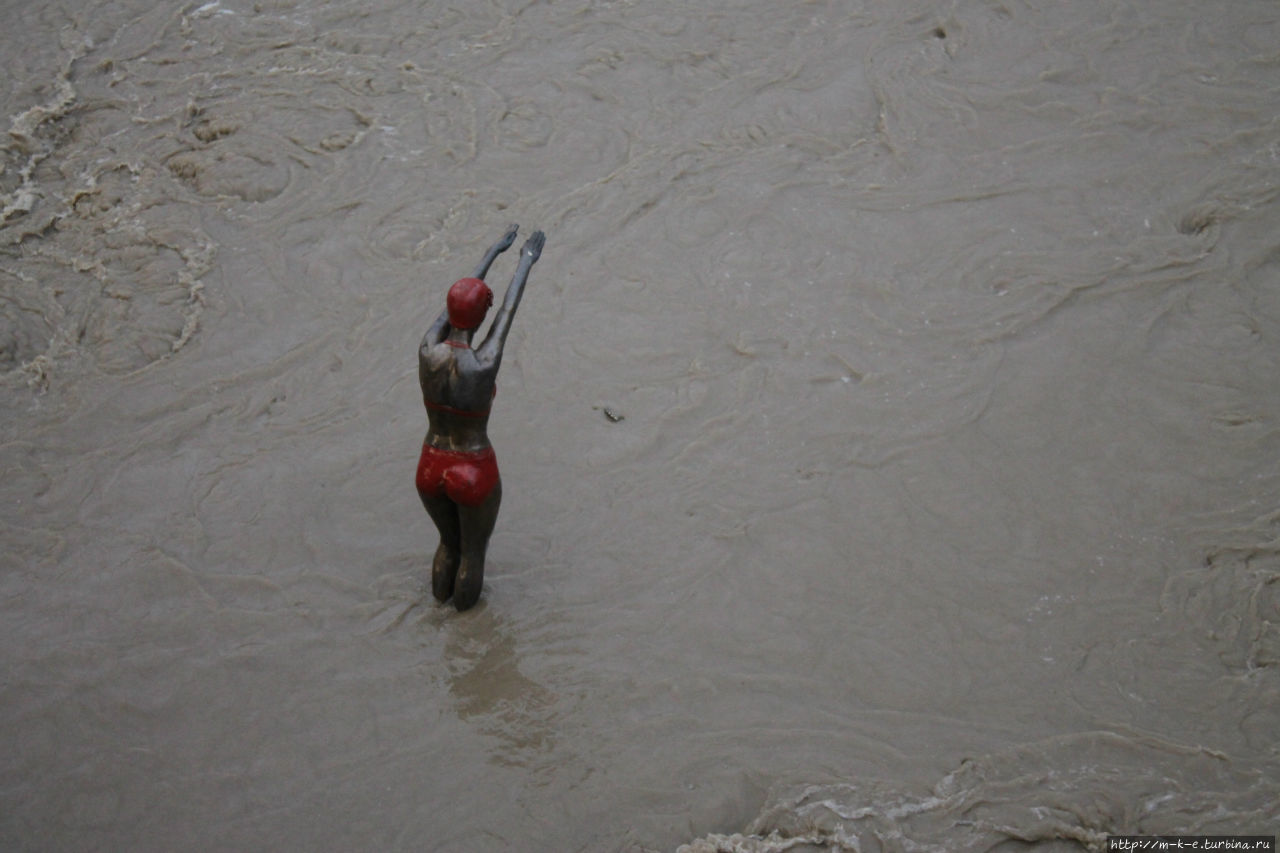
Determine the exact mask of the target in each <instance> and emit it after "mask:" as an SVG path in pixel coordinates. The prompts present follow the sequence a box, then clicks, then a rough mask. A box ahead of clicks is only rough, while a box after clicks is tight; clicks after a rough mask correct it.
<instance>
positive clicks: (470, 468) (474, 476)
mask: <svg viewBox="0 0 1280 853" xmlns="http://www.w3.org/2000/svg"><path fill="white" fill-rule="evenodd" d="M415 482H416V484H417V486H418V494H420V495H422V497H423V498H436V497H440V496H441V495H444V496H445V497H447V498H448V499H449V500H451V501H453V502H454V503H460V504H462V505H463V506H479V505H480V504H482V503H484V500H485V498H487V497H489V493H490V492H492V491H493V487H494V486H496V485H498V457H497V455H495V454H494V452H493V448H492V447H486V448H484V449H483V450H474V451H461V450H443V449H441V448H439V447H436V446H434V445H431V444H424V445H422V456H421V457H419V459H418V476H417V478H416V480H415Z"/></svg>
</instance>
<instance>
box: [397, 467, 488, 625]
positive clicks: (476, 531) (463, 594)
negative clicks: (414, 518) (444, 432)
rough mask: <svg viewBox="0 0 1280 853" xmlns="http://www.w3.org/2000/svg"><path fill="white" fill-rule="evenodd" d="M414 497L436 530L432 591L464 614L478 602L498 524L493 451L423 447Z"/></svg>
mask: <svg viewBox="0 0 1280 853" xmlns="http://www.w3.org/2000/svg"><path fill="white" fill-rule="evenodd" d="M415 484H416V485H417V487H418V496H419V497H420V498H422V505H423V506H424V507H426V509H427V514H428V515H430V516H431V520H432V521H433V522H435V525H436V528H437V529H438V530H439V531H440V545H439V547H438V548H436V556H435V559H434V560H432V563H431V593H432V595H434V596H435V597H436V599H437V600H438V601H442V602H443V601H448V600H449V598H450V597H452V598H453V604H454V607H456V608H458V609H459V610H466V609H468V608H470V607H472V606H473V605H474V604H475V603H476V601H477V600H479V598H480V587H481V585H482V584H483V583H484V559H485V552H486V551H487V550H488V548H489V536H490V534H492V533H493V527H494V524H495V523H496V522H497V520H498V507H499V505H500V504H501V503H502V480H501V479H500V478H499V477H498V458H497V456H496V455H495V454H494V452H493V448H492V447H486V448H484V449H483V450H477V451H471V452H464V451H457V450H444V449H441V448H439V447H434V446H432V445H430V444H424V445H423V447H422V456H421V457H419V459H418V473H417V477H416V478H415Z"/></svg>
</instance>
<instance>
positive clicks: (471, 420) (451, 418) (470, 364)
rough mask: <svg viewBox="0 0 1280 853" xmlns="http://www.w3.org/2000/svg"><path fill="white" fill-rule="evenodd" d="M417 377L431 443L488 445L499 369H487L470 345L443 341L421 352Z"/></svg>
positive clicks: (463, 448)
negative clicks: (490, 414)
mask: <svg viewBox="0 0 1280 853" xmlns="http://www.w3.org/2000/svg"><path fill="white" fill-rule="evenodd" d="M418 377H419V382H420V384H421V386H422V401H423V403H424V404H425V405H426V407H427V420H428V421H429V424H430V426H429V428H428V430H427V438H426V442H427V443H428V444H431V445H433V446H435V447H439V448H442V449H444V450H458V451H474V450H482V449H483V448H486V447H488V446H489V435H488V426H489V408H490V406H491V405H492V404H493V396H494V391H495V388H496V386H495V381H494V380H495V379H496V371H494V370H491V369H486V368H485V367H484V366H483V365H482V364H481V363H480V362H479V360H478V359H477V358H476V355H475V352H474V351H472V350H471V349H470V348H462V347H457V346H452V345H450V344H449V343H447V342H442V343H439V344H435V345H433V346H430V347H425V348H423V351H422V352H420V353H419V362H418Z"/></svg>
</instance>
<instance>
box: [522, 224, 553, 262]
mask: <svg viewBox="0 0 1280 853" xmlns="http://www.w3.org/2000/svg"><path fill="white" fill-rule="evenodd" d="M546 241H547V236H546V235H545V234H543V233H542V232H541V231H534V232H533V235H532V236H531V237H530V238H529V239H528V240H526V241H525V242H524V248H523V249H521V250H520V254H521V255H523V256H524V257H526V258H528V259H529V263H533V262H534V261H536V260H537V259H538V258H539V257H541V255H542V244H543V243H545V242H546Z"/></svg>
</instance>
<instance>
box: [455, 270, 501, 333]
mask: <svg viewBox="0 0 1280 853" xmlns="http://www.w3.org/2000/svg"><path fill="white" fill-rule="evenodd" d="M492 304H493V291H492V290H490V289H489V285H487V284H485V283H484V282H483V281H481V280H480V279H478V278H460V279H458V280H457V281H456V282H454V284H453V287H451V288H449V325H450V326H453V327H454V328H455V329H474V328H475V327H476V326H479V325H480V324H481V323H483V322H484V315H485V314H486V313H488V311H489V306H490V305H492Z"/></svg>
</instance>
